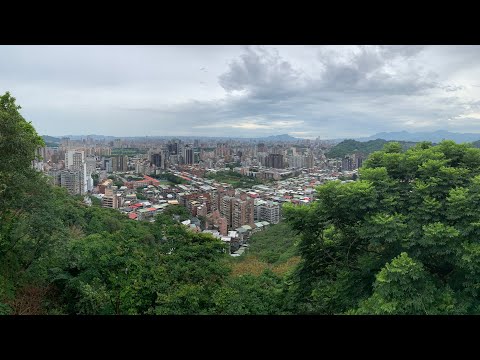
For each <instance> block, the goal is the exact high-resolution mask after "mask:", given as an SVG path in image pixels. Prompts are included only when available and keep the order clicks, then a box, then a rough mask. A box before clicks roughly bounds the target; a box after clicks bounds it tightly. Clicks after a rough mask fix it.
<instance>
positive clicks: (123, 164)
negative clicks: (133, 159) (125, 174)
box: [111, 155, 128, 172]
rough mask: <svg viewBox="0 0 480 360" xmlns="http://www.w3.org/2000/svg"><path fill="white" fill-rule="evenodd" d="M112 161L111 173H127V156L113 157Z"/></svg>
mask: <svg viewBox="0 0 480 360" xmlns="http://www.w3.org/2000/svg"><path fill="white" fill-rule="evenodd" d="M111 161H112V171H113V172H115V171H128V156H126V155H119V156H113V157H112V158H111Z"/></svg>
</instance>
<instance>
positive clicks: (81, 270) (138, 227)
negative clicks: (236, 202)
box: [0, 93, 283, 315]
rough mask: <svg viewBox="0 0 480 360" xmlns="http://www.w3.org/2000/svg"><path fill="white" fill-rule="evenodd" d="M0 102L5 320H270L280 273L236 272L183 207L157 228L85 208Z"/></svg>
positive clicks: (7, 100) (8, 105) (0, 273)
mask: <svg viewBox="0 0 480 360" xmlns="http://www.w3.org/2000/svg"><path fill="white" fill-rule="evenodd" d="M19 110H20V107H19V106H17V105H16V103H15V99H14V98H13V97H11V96H10V94H9V93H6V94H5V95H3V96H0V157H1V158H2V161H1V162H0V314H4V315H5V314H78V315H81V314H89V315H100V314H117V315H119V314H150V315H153V314H271V313H277V312H279V311H281V307H282V291H281V289H282V287H283V282H282V279H281V277H279V276H277V275H275V274H273V273H272V272H269V271H268V270H266V271H265V272H262V273H261V274H260V275H258V276H257V275H246V276H241V277H237V276H231V273H232V267H231V263H230V256H229V255H228V252H227V249H226V247H225V245H224V244H223V242H221V241H220V240H218V239H216V238H214V237H212V236H211V235H210V234H201V233H200V234H198V233H194V232H192V231H189V230H188V229H187V227H185V226H183V225H182V224H180V222H179V221H181V220H183V219H185V217H186V216H189V214H188V213H186V209H185V208H182V207H180V206H170V207H169V208H167V209H166V210H165V211H164V212H163V213H162V214H160V215H158V216H157V217H156V219H155V220H156V221H155V222H154V223H150V222H141V221H133V220H130V219H128V217H126V216H125V215H123V214H121V213H120V212H118V211H116V210H113V209H104V208H100V207H98V206H91V207H88V206H86V205H84V204H83V203H82V201H81V199H82V197H79V196H70V195H68V194H67V192H66V190H65V189H63V188H59V187H53V186H51V185H50V184H49V182H48V180H47V178H46V176H44V175H43V174H42V173H41V172H37V171H35V170H33V169H32V167H31V163H32V160H33V159H34V158H35V152H36V149H37V147H40V146H43V145H44V144H45V143H44V141H43V140H42V138H41V137H40V136H38V134H37V133H36V131H35V129H34V128H33V126H32V125H31V124H30V123H29V122H27V121H26V120H25V119H24V118H23V117H22V116H21V114H20V112H19Z"/></svg>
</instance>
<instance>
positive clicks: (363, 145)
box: [326, 139, 415, 158]
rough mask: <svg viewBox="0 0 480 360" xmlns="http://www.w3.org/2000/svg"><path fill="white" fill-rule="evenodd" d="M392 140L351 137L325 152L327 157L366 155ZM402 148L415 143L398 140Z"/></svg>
mask: <svg viewBox="0 0 480 360" xmlns="http://www.w3.org/2000/svg"><path fill="white" fill-rule="evenodd" d="M391 142H393V141H386V140H383V139H376V140H370V141H356V140H352V139H348V140H343V141H342V142H341V143H338V144H337V145H335V146H334V147H333V148H331V149H330V151H329V152H327V154H326V155H327V157H329V158H343V157H345V156H346V155H349V154H352V153H360V154H362V155H363V156H367V155H369V154H371V153H372V152H374V151H379V150H382V148H383V146H384V145H385V144H387V143H391ZM398 142H399V143H400V144H401V145H402V148H403V149H404V150H406V149H408V148H410V147H412V146H413V145H415V143H413V142H406V141H398Z"/></svg>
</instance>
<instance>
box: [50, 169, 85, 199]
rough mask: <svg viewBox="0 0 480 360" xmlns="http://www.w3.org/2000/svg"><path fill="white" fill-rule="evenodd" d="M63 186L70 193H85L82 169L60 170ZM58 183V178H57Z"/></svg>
mask: <svg viewBox="0 0 480 360" xmlns="http://www.w3.org/2000/svg"><path fill="white" fill-rule="evenodd" d="M59 175H60V179H59V180H60V181H59V184H60V186H61V187H64V188H66V189H67V191H68V193H69V194H70V195H84V194H85V187H84V186H83V181H82V180H83V174H82V172H81V171H80V170H62V171H60V172H59ZM57 183H58V180H57Z"/></svg>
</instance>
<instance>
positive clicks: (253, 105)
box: [0, 45, 480, 139]
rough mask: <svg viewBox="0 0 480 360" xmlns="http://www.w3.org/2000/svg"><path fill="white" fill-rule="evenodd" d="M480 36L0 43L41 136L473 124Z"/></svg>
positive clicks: (352, 132)
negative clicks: (475, 39)
mask: <svg viewBox="0 0 480 360" xmlns="http://www.w3.org/2000/svg"><path fill="white" fill-rule="evenodd" d="M478 59H480V46H453V45H449V46H437V45H436V46H420V45H415V46H409V45H382V46H378V45H365V46H359V45H355V46H347V45H341V46H331V45H328V46H310V45H309V46H303V45H301V46H300V45H298V46H291V45H289V46H287V45H282V46H270V45H269V46H257V45H255V46H248V45H244V46H243V45H242V46H240V45H239V46H218V45H217V46H211V45H209V46H206V45H195V46H186V45H181V46H180V45H178V46H173V45H172V46H170V45H169V46H167V45H159V46H132V45H128V46H100V45H95V46H83V45H82V46H80V45H74V46H58V45H57V46H6V45H2V46H0V93H2V94H3V93H4V92H6V91H9V92H10V93H11V94H12V96H14V97H15V98H16V99H17V103H18V104H19V105H21V106H22V110H21V113H22V115H23V116H24V117H25V118H26V119H27V120H28V121H31V122H32V124H33V125H34V126H35V128H36V129H37V132H38V133H39V134H42V135H52V136H61V135H87V134H97V135H111V136H146V135H148V136H192V135H198V136H232V137H262V136H269V135H279V134H290V135H291V136H295V137H300V138H310V139H313V138H317V137H320V138H321V139H322V138H323V139H333V138H344V137H362V136H370V135H373V134H375V133H378V132H383V131H402V130H406V131H411V132H415V131H435V130H449V131H453V132H474V133H480V61H478Z"/></svg>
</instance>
